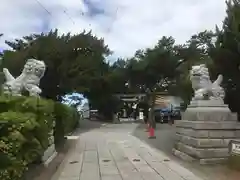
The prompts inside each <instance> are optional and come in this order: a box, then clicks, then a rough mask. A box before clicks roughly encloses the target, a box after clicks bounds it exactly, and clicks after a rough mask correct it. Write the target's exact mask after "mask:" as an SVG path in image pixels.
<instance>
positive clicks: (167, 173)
mask: <svg viewBox="0 0 240 180" xmlns="http://www.w3.org/2000/svg"><path fill="white" fill-rule="evenodd" d="M151 166H152V168H154V169H155V171H157V172H158V174H160V175H161V176H162V177H163V178H164V179H166V180H168V179H169V180H170V179H174V180H184V179H183V178H182V177H181V176H180V175H179V174H177V173H175V172H174V171H172V170H170V169H169V168H168V167H167V166H165V165H163V164H162V163H151Z"/></svg>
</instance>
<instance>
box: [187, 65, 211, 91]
mask: <svg viewBox="0 0 240 180" xmlns="http://www.w3.org/2000/svg"><path fill="white" fill-rule="evenodd" d="M190 80H191V82H192V88H193V89H194V90H197V89H201V88H204V87H206V86H209V83H210V82H211V81H210V77H209V72H208V68H207V67H206V66H205V64H201V65H196V66H192V69H191V70H190Z"/></svg>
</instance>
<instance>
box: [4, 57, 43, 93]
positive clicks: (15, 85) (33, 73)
mask: <svg viewBox="0 0 240 180" xmlns="http://www.w3.org/2000/svg"><path fill="white" fill-rule="evenodd" d="M45 70H46V65H45V63H44V62H43V61H40V60H37V59H28V60H27V61H26V64H25V65H24V68H23V71H22V73H21V74H20V76H18V77H17V78H14V77H13V76H12V75H11V73H10V72H9V71H8V69H6V68H3V73H4V75H5V79H6V82H5V83H4V84H3V93H4V94H10V95H13V96H21V95H22V92H23V91H24V90H25V91H28V92H29V96H39V95H40V94H41V92H42V90H41V89H40V88H39V83H40V80H41V78H42V77H43V76H44V73H45Z"/></svg>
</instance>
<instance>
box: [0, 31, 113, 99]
mask: <svg viewBox="0 0 240 180" xmlns="http://www.w3.org/2000/svg"><path fill="white" fill-rule="evenodd" d="M6 44H7V45H9V46H10V47H11V48H12V49H14V51H5V52H4V54H3V57H2V64H1V66H2V67H5V68H8V69H9V71H10V72H11V73H12V74H13V75H14V76H18V75H19V74H20V73H21V70H22V68H23V65H24V64H25V61H26V60H27V59H28V58H36V59H39V60H43V61H44V62H45V64H46V66H47V71H46V73H45V75H44V77H43V78H42V80H41V84H40V87H41V89H42V90H43V92H42V96H43V97H46V98H49V99H52V100H56V99H57V97H61V96H62V95H65V94H67V93H71V92H73V91H78V92H82V93H84V94H91V90H93V89H96V88H98V90H100V89H99V86H98V84H99V83H96V82H99V79H100V80H101V79H102V77H103V75H104V74H105V73H106V72H107V71H108V64H107V63H106V62H105V57H106V56H108V55H109V54H110V53H111V52H110V50H109V49H108V47H107V46H106V45H105V44H104V40H103V39H99V38H97V37H96V36H94V35H93V34H92V33H91V32H85V31H84V32H82V33H79V34H77V35H73V36H71V35H70V34H64V35H59V34H58V31H57V30H53V31H50V32H49V33H46V34H43V33H42V34H32V35H29V36H25V37H23V38H21V39H16V40H15V41H6ZM100 83H101V82H100ZM95 84H96V86H95ZM100 92H102V93H104V91H100Z"/></svg>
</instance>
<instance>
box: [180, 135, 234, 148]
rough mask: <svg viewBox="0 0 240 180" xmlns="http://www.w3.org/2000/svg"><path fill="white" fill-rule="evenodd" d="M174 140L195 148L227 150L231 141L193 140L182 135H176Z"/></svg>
mask: <svg viewBox="0 0 240 180" xmlns="http://www.w3.org/2000/svg"><path fill="white" fill-rule="evenodd" d="M176 140H177V141H179V142H182V143H183V144H186V145H189V146H193V147H196V148H228V147H229V142H230V141H231V140H233V139H210V138H203V139H202V138H201V139H200V138H194V137H190V136H186V135H182V134H178V133H177V134H176Z"/></svg>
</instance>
